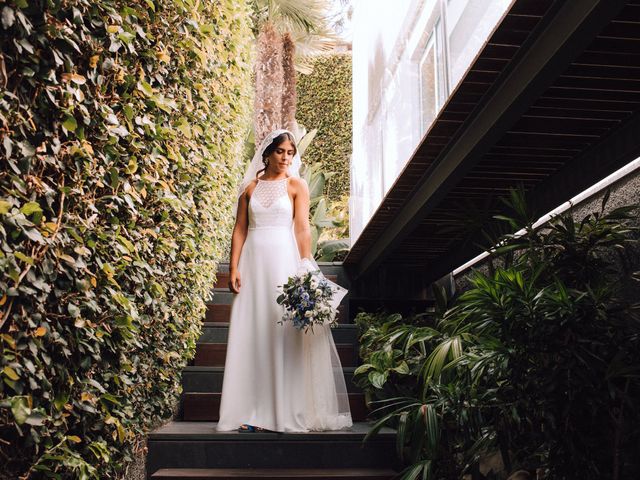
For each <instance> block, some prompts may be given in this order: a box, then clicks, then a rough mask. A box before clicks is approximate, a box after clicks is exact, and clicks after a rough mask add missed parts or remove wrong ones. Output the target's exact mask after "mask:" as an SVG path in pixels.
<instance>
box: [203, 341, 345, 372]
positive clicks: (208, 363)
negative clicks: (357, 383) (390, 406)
mask: <svg viewBox="0 0 640 480" xmlns="http://www.w3.org/2000/svg"><path fill="white" fill-rule="evenodd" d="M336 349H337V350H338V356H339V357H340V362H341V363H342V366H343V367H355V366H356V363H357V356H356V348H355V346H354V345H351V344H338V345H336ZM226 355H227V345H226V344H225V343H198V344H197V346H196V356H195V358H194V359H193V364H194V365H196V366H198V367H224V362H225V359H226Z"/></svg>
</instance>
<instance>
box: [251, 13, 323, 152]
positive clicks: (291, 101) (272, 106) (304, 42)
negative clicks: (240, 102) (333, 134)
mask: <svg viewBox="0 0 640 480" xmlns="http://www.w3.org/2000/svg"><path fill="white" fill-rule="evenodd" d="M330 3H331V2H330V0H304V1H303V0H254V1H253V6H254V25H255V26H256V29H257V38H258V46H257V58H256V96H255V104H254V107H255V108H254V112H255V113H254V133H255V139H254V140H255V143H256V145H257V144H259V143H260V142H261V141H262V139H263V138H264V137H265V136H266V135H267V133H269V132H270V131H272V130H273V129H274V128H277V127H285V128H288V129H290V130H293V131H294V133H297V132H296V130H297V124H296V122H295V112H296V70H297V71H300V72H302V73H309V72H310V64H309V62H308V61H307V60H306V59H307V58H308V57H309V56H311V55H314V54H318V53H322V52H326V51H328V50H331V48H333V46H334V44H335V39H336V37H335V34H334V33H333V32H332V31H331V29H330V26H329V9H330Z"/></svg>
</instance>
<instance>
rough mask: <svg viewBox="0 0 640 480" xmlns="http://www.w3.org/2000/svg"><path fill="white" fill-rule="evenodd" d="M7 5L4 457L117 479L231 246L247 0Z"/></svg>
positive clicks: (3, 60)
mask: <svg viewBox="0 0 640 480" xmlns="http://www.w3.org/2000/svg"><path fill="white" fill-rule="evenodd" d="M0 10H1V11H0V15H1V24H0V32H1V36H0V42H1V46H2V49H1V53H0V143H1V144H2V145H0V152H1V153H0V155H1V156H2V162H1V163H0V189H1V191H0V242H2V248H1V250H0V275H1V276H0V286H1V289H0V295H1V298H0V306H1V309H2V310H1V317H0V348H2V360H1V364H0V372H1V373H0V375H1V377H2V378H1V381H0V472H3V473H7V474H8V475H9V478H16V477H17V476H18V475H28V476H31V478H40V477H46V476H55V475H57V478H92V477H93V478H116V476H117V475H118V473H119V472H121V471H122V470H123V468H124V466H125V465H126V463H127V462H128V461H129V460H131V458H132V457H133V455H134V452H135V449H136V447H137V445H138V442H139V441H140V439H141V438H142V437H143V436H144V433H145V432H146V431H147V430H148V429H149V428H150V427H151V426H152V425H154V424H156V423H158V422H159V421H160V419H162V418H166V417H168V416H170V415H171V413H172V410H173V408H174V405H175V399H176V397H177V394H178V391H179V379H180V375H179V372H180V370H181V369H182V367H183V366H184V365H185V363H186V361H187V359H188V358H190V357H191V356H192V355H193V351H194V347H195V340H196V337H197V335H198V331H199V322H200V318H202V316H203V313H204V309H205V297H206V295H207V293H208V290H209V287H210V286H211V285H212V283H213V280H214V278H215V270H216V264H217V261H218V260H219V259H220V257H221V255H222V254H223V243H224V242H223V241H222V237H223V236H224V235H226V232H228V222H229V215H228V209H229V207H230V201H231V199H232V198H234V195H233V194H232V190H233V188H234V184H235V181H236V178H237V174H238V171H239V169H240V163H241V147H242V145H241V141H239V139H240V140H241V139H243V138H244V136H245V134H244V132H246V129H247V127H248V125H249V120H250V118H249V117H250V110H249V107H250V104H251V98H250V87H251V79H250V75H251V73H250V67H249V55H250V51H249V49H250V46H251V42H252V40H253V34H252V32H251V26H250V24H249V20H248V19H249V18H250V16H249V11H248V10H249V9H248V6H247V5H246V2H238V1H231V0H210V1H207V2H197V1H191V0H176V1H173V2H165V1H159V0H155V1H154V0H146V1H142V2H125V1H116V0H92V1H88V0H74V1H61V0H48V1H44V0H39V1H37V0H36V1H30V2H27V1H26V0H10V1H8V2H7V3H5V4H4V5H3V6H2V7H0Z"/></svg>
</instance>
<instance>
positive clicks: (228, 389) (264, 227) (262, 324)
mask: <svg viewBox="0 0 640 480" xmlns="http://www.w3.org/2000/svg"><path fill="white" fill-rule="evenodd" d="M299 169H300V156H299V155H298V152H297V148H296V144H295V139H294V136H293V134H292V133H291V132H289V131H287V130H276V131H274V132H272V133H270V134H269V135H267V137H266V138H265V139H264V140H263V142H262V144H261V145H260V147H259V148H258V149H257V151H256V153H255V155H254V157H253V160H252V162H251V165H250V166H249V168H248V170H247V173H246V174H245V177H244V180H243V182H242V184H241V186H240V188H239V196H238V202H237V213H236V223H235V227H234V229H233V236H232V240H231V259H230V264H229V288H230V289H231V291H232V292H234V293H235V294H236V295H235V297H234V300H233V305H232V308H231V318H230V325H229V337H228V342H227V357H226V361H225V368H224V379H223V384H222V398H221V401H220V420H219V421H218V425H217V430H220V431H227V430H235V429H237V430H238V431H240V432H252V431H264V430H269V431H275V432H305V431H318V430H338V429H341V428H345V427H350V426H351V425H352V420H351V413H350V410H349V401H348V396H347V391H346V386H345V380H344V376H343V372H342V366H341V364H340V359H339V357H338V353H337V350H336V347H335V343H334V341H333V337H332V335H331V330H330V327H329V326H328V325H323V326H321V327H320V328H318V327H314V331H313V333H307V334H305V333H303V332H302V331H299V330H297V329H296V328H295V327H293V325H292V323H291V322H285V324H284V325H279V324H278V320H280V319H281V318H282V314H283V307H282V306H280V305H278V304H277V302H276V298H277V296H278V286H279V285H283V284H284V283H286V281H287V279H288V277H290V276H293V275H295V274H296V273H301V272H303V271H305V269H309V268H311V269H315V268H316V267H317V265H316V264H315V263H314V261H313V260H312V257H311V233H310V228H309V189H308V186H307V184H306V182H305V181H304V180H303V179H301V178H300V176H299Z"/></svg>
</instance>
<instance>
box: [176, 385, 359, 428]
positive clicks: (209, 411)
mask: <svg viewBox="0 0 640 480" xmlns="http://www.w3.org/2000/svg"><path fill="white" fill-rule="evenodd" d="M348 395H349V407H350V409H351V418H352V420H353V421H354V422H363V421H365V420H366V418H367V415H368V412H369V410H368V409H367V404H366V403H365V399H364V394H363V393H349V394H348ZM220 396H221V394H220V393H219V392H187V393H183V394H182V403H181V410H182V419H183V420H184V421H188V422H217V421H218V418H219V415H220Z"/></svg>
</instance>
